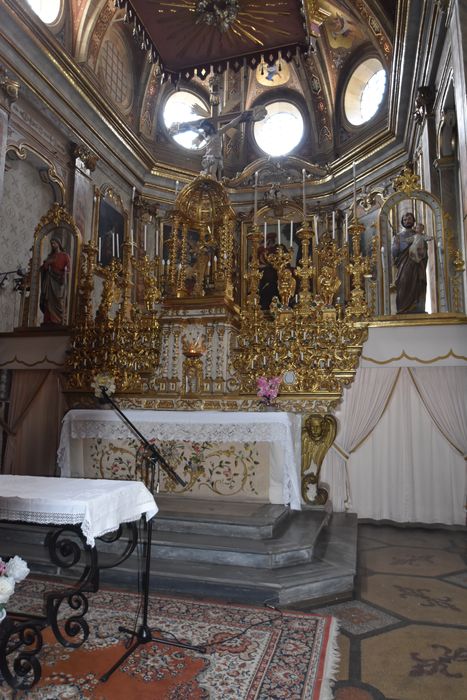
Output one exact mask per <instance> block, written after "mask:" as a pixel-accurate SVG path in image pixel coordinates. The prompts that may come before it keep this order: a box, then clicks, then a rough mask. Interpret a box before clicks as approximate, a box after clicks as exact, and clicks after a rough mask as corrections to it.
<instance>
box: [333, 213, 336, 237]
mask: <svg viewBox="0 0 467 700" xmlns="http://www.w3.org/2000/svg"><path fill="white" fill-rule="evenodd" d="M332 238H333V240H334V239H335V238H336V212H335V211H333V212H332Z"/></svg>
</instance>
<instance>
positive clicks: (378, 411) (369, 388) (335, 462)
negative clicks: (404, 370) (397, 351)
mask: <svg viewBox="0 0 467 700" xmlns="http://www.w3.org/2000/svg"><path fill="white" fill-rule="evenodd" d="M399 372H400V370H399V369H398V368H392V367H389V368H373V367H369V368H360V369H359V370H358V372H357V376H356V378H355V381H354V382H353V384H352V385H351V386H350V388H349V389H346V390H345V392H344V398H343V402H342V406H341V407H340V408H339V411H338V412H337V413H336V418H337V420H338V424H339V429H338V434H337V438H336V441H335V443H334V445H333V447H332V449H331V450H330V451H329V453H328V454H327V455H326V457H325V459H324V461H323V467H322V470H321V481H323V482H325V483H327V484H328V485H329V488H330V498H331V500H332V503H333V507H334V510H335V511H342V510H344V509H346V510H349V509H352V494H351V487H350V483H349V479H348V473H347V461H348V459H349V456H350V454H351V453H352V452H354V451H355V450H356V449H357V448H358V446H359V445H360V444H362V442H363V441H364V440H365V439H366V438H367V437H368V436H369V435H370V434H371V433H372V431H373V429H374V428H375V426H376V425H377V423H378V421H379V420H380V418H381V415H382V414H383V412H384V410H385V407H386V405H387V403H388V400H389V397H390V396H391V392H392V391H393V389H394V386H395V383H396V382H397V378H398V376H399Z"/></svg>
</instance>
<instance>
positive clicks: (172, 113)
mask: <svg viewBox="0 0 467 700" xmlns="http://www.w3.org/2000/svg"><path fill="white" fill-rule="evenodd" d="M163 114H164V124H165V126H166V127H167V129H170V127H171V126H172V125H173V124H182V123H183V122H194V121H196V120H197V119H200V120H201V118H202V117H209V108H208V106H207V104H206V103H205V102H204V101H203V100H202V99H201V98H200V97H198V96H197V95H194V94H193V93H192V92H188V90H180V91H179V92H174V93H172V95H170V97H168V98H167V100H166V103H165V106H164V113H163ZM171 136H172V138H173V139H174V141H176V143H178V144H179V145H180V146H183V147H184V148H191V149H194V150H199V149H200V148H203V146H205V144H206V142H205V139H204V138H200V135H199V132H198V131H197V130H196V129H195V128H193V129H189V130H187V131H181V132H180V133H178V134H171Z"/></svg>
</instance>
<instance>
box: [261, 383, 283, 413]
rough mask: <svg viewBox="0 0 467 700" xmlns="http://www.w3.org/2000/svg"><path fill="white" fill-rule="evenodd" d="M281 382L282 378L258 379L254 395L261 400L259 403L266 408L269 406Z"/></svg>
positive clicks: (275, 397)
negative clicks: (256, 390) (256, 391)
mask: <svg viewBox="0 0 467 700" xmlns="http://www.w3.org/2000/svg"><path fill="white" fill-rule="evenodd" d="M281 382H282V377H271V378H270V379H268V377H258V379H257V380H256V386H257V387H258V393H257V394H256V395H257V396H259V398H260V399H261V402H262V403H264V404H266V406H271V404H272V403H273V402H274V400H275V399H277V395H278V394H279V386H280V384H281Z"/></svg>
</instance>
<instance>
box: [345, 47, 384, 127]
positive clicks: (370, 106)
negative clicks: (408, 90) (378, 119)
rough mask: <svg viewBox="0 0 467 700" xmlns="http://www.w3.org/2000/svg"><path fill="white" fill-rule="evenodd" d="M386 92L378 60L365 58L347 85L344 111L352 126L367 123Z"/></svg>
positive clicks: (381, 65) (382, 71)
mask: <svg viewBox="0 0 467 700" xmlns="http://www.w3.org/2000/svg"><path fill="white" fill-rule="evenodd" d="M385 91H386V71H385V70H384V68H383V64H382V63H381V61H380V60H379V59H378V58H367V59H366V60H365V61H363V63H360V65H359V66H357V68H356V69H355V70H354V72H353V73H352V75H351V76H350V80H349V82H348V83H347V87H346V90H345V97H344V111H345V116H346V117H347V119H348V121H349V122H350V123H351V124H352V125H353V126H360V125H361V124H365V123H366V122H368V121H369V120H370V119H371V118H372V117H373V116H374V115H375V114H376V112H377V111H378V109H379V107H380V105H381V102H382V100H383V97H384V93H385Z"/></svg>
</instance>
